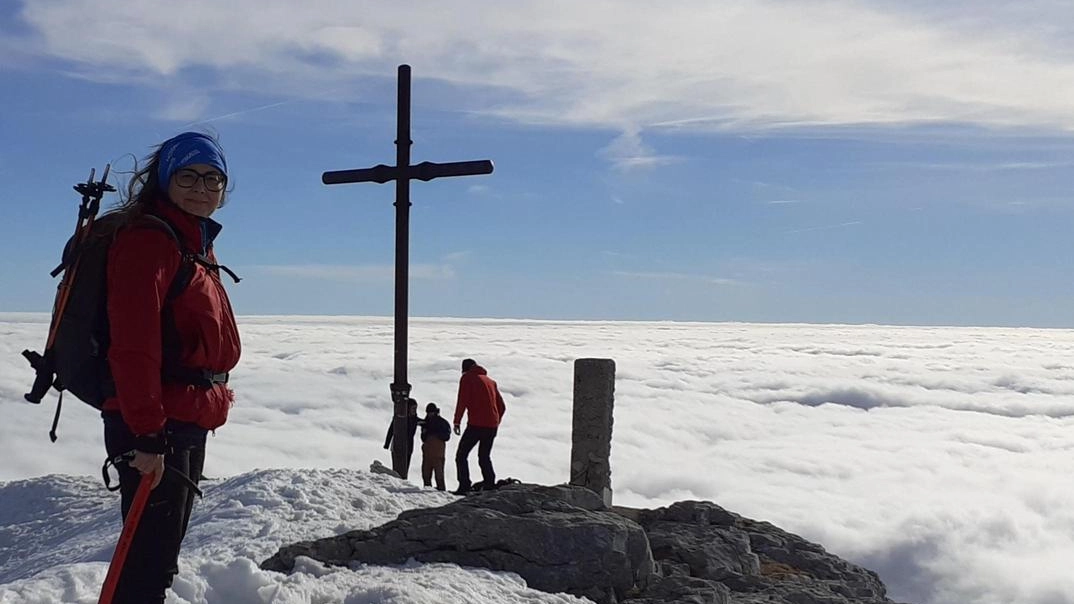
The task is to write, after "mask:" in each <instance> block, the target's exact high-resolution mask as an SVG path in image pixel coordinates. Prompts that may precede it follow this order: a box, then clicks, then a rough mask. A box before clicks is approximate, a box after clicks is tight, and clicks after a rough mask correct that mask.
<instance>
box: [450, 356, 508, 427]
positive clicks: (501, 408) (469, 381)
mask: <svg viewBox="0 0 1074 604" xmlns="http://www.w3.org/2000/svg"><path fill="white" fill-rule="evenodd" d="M463 412H468V413H469V414H470V417H469V418H468V419H467V420H466V421H467V424H468V425H470V426H476V427H479V428H497V427H499V425H500V421H501V420H502V419H503V415H504V414H505V413H507V406H506V405H504V404H503V397H502V396H500V389H499V388H497V387H496V382H495V381H494V380H493V379H492V378H490V377H489V376H488V372H487V371H485V368H484V367H482V366H481V365H474V366H473V367H471V368H470V369H469V371H467V372H466V373H464V374H462V377H461V378H459V398H458V401H456V403H455V421H454V422H453V423H454V424H455V425H456V426H457V425H459V424H460V423H461V422H462V414H463Z"/></svg>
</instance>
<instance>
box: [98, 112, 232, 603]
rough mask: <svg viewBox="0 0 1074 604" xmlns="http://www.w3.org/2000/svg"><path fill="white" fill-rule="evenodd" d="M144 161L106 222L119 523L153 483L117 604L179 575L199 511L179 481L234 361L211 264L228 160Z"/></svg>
mask: <svg viewBox="0 0 1074 604" xmlns="http://www.w3.org/2000/svg"><path fill="white" fill-rule="evenodd" d="M146 160H147V162H148V163H147V165H145V167H144V168H143V169H141V170H139V171H138V172H136V174H135V175H134V177H133V178H132V179H131V182H130V185H129V187H128V198H127V200H126V202H125V203H124V204H123V205H122V206H121V207H120V208H118V209H117V210H115V211H114V212H113V214H119V217H118V218H119V220H117V223H118V224H119V225H120V226H119V227H118V229H117V231H116V233H115V239H114V241H113V243H112V244H111V246H110V248H109V255H108V273H107V287H108V319H109V334H110V336H111V343H110V345H109V349H108V362H109V367H110V369H111V372H112V379H113V380H114V382H115V392H116V395H115V396H114V397H112V398H110V399H108V400H107V401H106V402H105V405H104V412H103V414H102V416H103V418H104V437H105V447H106V449H107V450H108V457H109V459H116V458H117V457H119V456H125V458H126V459H127V463H119V464H117V466H116V467H117V470H118V472H119V481H120V490H121V494H122V507H121V510H122V514H123V517H124V518H126V516H127V512H128V511H129V509H130V506H131V502H132V500H133V498H134V493H135V492H136V490H137V487H138V483H139V482H140V479H141V475H143V474H153V475H154V478H153V481H154V482H153V491H152V494H151V495H150V499H149V503H148V504H147V505H146V507H145V510H144V512H143V515H142V518H141V521H140V522H139V523H138V530H137V532H136V533H135V536H134V541H133V543H132V544H131V548H130V550H129V552H128V554H127V558H126V563H125V565H124V567H123V572H122V574H121V576H120V579H119V584H118V586H117V588H116V595H115V599H114V600H113V601H114V602H116V603H120V602H138V603H139V604H142V603H145V602H153V603H160V602H163V601H164V592H165V590H166V589H167V588H168V587H170V586H171V583H172V579H173V578H174V576H175V575H176V574H177V573H178V572H179V569H178V559H179V547H180V544H181V543H182V540H183V536H184V535H185V533H186V528H187V523H188V521H189V518H190V511H191V509H192V506H193V504H194V489H192V488H190V484H188V483H187V482H186V481H185V479H184V477H188V478H189V479H190V480H191V481H192V482H193V483H194V484H195V485H196V483H197V482H198V480H199V479H200V478H201V472H202V466H203V464H204V461H205V438H206V434H207V432H208V431H210V430H215V429H216V428H218V427H220V426H221V425H223V424H224V422H225V421H226V420H227V415H228V409H229V408H230V407H231V403H232V400H233V397H234V395H233V393H232V392H231V390H230V389H229V388H228V387H227V378H228V372H229V371H231V370H232V369H233V368H234V367H235V365H236V363H238V360H239V353H240V345H239V333H238V329H237V328H236V325H235V317H234V315H233V313H232V310H231V303H230V302H229V301H228V297H227V293H226V292H225V291H224V286H223V283H222V282H221V279H220V270H221V269H223V270H225V272H228V273H229V274H230V271H227V269H226V268H225V267H222V266H220V265H218V264H216V258H215V254H214V253H213V241H214V239H215V238H216V235H217V234H218V233H219V232H220V228H221V227H220V224H219V223H217V222H216V221H214V220H212V219H211V218H210V216H211V215H212V214H213V212H215V211H216V210H217V208H219V207H220V206H221V205H223V202H224V198H225V194H226V191H225V189H226V188H227V183H228V174H227V163H226V161H225V160H224V154H223V151H222V150H221V149H220V146H219V144H218V143H217V142H216V140H214V139H213V138H211V137H209V136H207V135H205V134H201V133H197V132H185V133H183V134H180V135H178V136H176V137H174V138H171V139H169V140H167V141H165V142H164V143H162V144H161V145H160V147H159V148H158V149H157V150H156V152H154V153H153V154H151V155H150V156H149V157H147V158H146ZM165 225H166V226H165ZM169 228H170V230H171V231H173V232H174V236H173V233H169V232H168V231H169ZM232 276H233V275H232ZM165 466H167V468H168V469H167V471H165Z"/></svg>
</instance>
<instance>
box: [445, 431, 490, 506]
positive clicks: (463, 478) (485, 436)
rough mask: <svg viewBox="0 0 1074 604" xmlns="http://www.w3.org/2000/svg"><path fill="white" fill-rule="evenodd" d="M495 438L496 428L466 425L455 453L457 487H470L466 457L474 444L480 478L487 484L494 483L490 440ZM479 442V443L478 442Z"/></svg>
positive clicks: (465, 488) (468, 465) (468, 464)
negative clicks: (479, 468) (457, 476)
mask: <svg viewBox="0 0 1074 604" xmlns="http://www.w3.org/2000/svg"><path fill="white" fill-rule="evenodd" d="M495 439H496V428H482V427H479V426H466V430H465V431H464V432H463V433H462V438H461V439H460V440H459V450H458V451H457V452H456V453H455V468H456V470H457V471H458V474H459V488H460V489H462V490H467V489H469V488H470V463H469V461H467V459H466V458H467V457H469V456H470V451H472V450H473V448H474V445H478V447H477V465H478V466H480V467H481V478H482V479H483V480H484V481H485V484H486V485H487V486H492V485H494V484H496V471H495V470H493V469H492V456H491V455H492V441H493V440H495ZM479 443H480V444H479Z"/></svg>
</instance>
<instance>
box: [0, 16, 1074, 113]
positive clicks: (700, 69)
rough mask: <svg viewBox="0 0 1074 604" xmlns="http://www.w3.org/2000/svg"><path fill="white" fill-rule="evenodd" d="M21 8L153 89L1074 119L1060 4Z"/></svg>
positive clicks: (45, 42)
mask: <svg viewBox="0 0 1074 604" xmlns="http://www.w3.org/2000/svg"><path fill="white" fill-rule="evenodd" d="M21 18H22V20H23V21H24V22H25V24H26V26H27V27H28V30H29V32H21V33H18V34H5V36H6V37H5V38H3V39H0V44H2V47H5V48H18V49H19V53H18V56H20V57H25V56H27V55H36V56H39V57H48V58H58V59H62V60H65V61H69V62H71V63H73V64H74V65H75V69H76V71H77V72H78V73H80V74H81V75H83V76H86V77H92V78H107V79H110V80H134V81H139V82H142V83H145V84H147V85H163V84H162V82H171V81H174V80H185V79H187V78H193V77H194V76H193V75H192V73H191V70H190V69H189V68H202V69H200V70H198V71H199V73H200V72H202V71H204V68H208V70H209V73H211V74H212V76H213V77H212V81H213V82H214V84H213V86H215V87H216V88H217V89H221V90H222V89H230V90H247V91H261V92H264V93H266V94H268V95H271V96H276V95H281V96H285V97H289V98H295V97H297V98H323V95H324V94H325V92H324V91H325V89H326V87H333V88H336V89H338V90H339V91H340V92H339V93H340V94H345V95H347V97H348V98H353V97H354V95H355V94H360V93H361V92H362V91H363V90H365V89H366V88H367V87H368V77H369V76H382V77H390V76H391V75H393V73H394V71H393V70H394V67H395V65H396V64H398V63H402V62H407V63H410V64H412V65H414V66H415V69H416V72H415V73H416V74H417V75H418V76H419V77H424V78H433V77H435V78H438V79H441V80H443V81H446V82H449V83H451V84H454V85H457V86H459V87H460V88H461V89H463V90H465V91H466V92H465V93H464V97H465V98H466V100H465V104H466V105H467V106H468V108H469V109H471V110H476V111H482V112H485V113H491V114H496V115H500V116H503V117H506V118H509V119H512V120H519V121H523V122H535V123H546V124H568V125H579V126H586V127H608V128H615V129H621V130H622V131H624V132H628V133H629V132H638V131H640V130H642V129H645V128H652V127H667V128H689V129H691V130H696V129H701V130H706V129H732V130H763V129H769V128H786V127H813V126H830V125H862V124H866V125H898V124H907V123H918V124H921V123H923V124H932V123H938V122H944V123H968V124H976V125H984V126H1028V127H1033V128H1040V129H1043V130H1055V129H1059V130H1071V129H1074V111H1072V109H1074V35H1072V32H1071V31H1070V30H1071V28H1072V27H1074V26H1072V25H1071V23H1074V8H1072V7H1070V5H1068V4H1065V3H1057V2H1047V1H1045V0H1031V1H1027V2H1020V3H1017V4H1008V3H990V2H963V1H960V2H947V3H939V4H937V3H924V2H901V3H895V2H886V1H881V0H875V1H872V2H860V1H851V0H821V1H814V0H808V1H806V0H803V1H795V2H785V1H779V0H727V1H723V2H710V1H707V0H679V1H675V2H665V3H652V2H643V1H641V0H614V1H613V0H594V1H592V2H585V3H577V2H568V1H567V0H556V1H543V0H542V1H538V0H526V1H519V2H508V3H504V2H492V1H488V0H473V1H465V0H464V1H460V2H454V3H451V4H450V5H448V4H443V5H439V4H423V5H420V6H415V5H411V4H406V3H382V2H351V1H349V0H330V1H320V2H315V3H312V4H305V5H299V4H296V3H294V2H288V1H284V0H236V1H234V2H227V3H219V2H211V1H209V0H192V1H190V2H185V3H183V4H182V6H181V7H180V6H176V5H174V4H169V3H164V2H139V3H134V4H130V3H126V4H124V3H115V2H101V1H95V0H63V1H60V0H35V1H34V2H25V3H24V4H23V8H22V12H21ZM199 83H202V82H199ZM456 108H457V107H456Z"/></svg>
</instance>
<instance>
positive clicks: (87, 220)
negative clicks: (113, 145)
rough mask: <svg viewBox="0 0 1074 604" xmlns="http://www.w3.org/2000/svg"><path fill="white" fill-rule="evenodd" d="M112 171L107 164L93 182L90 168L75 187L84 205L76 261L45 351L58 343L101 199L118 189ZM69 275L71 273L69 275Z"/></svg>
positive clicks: (75, 237)
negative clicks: (112, 181) (58, 330)
mask: <svg viewBox="0 0 1074 604" xmlns="http://www.w3.org/2000/svg"><path fill="white" fill-rule="evenodd" d="M111 169H112V164H105V166H104V173H103V174H101V180H99V181H97V182H93V175H94V173H95V172H96V170H94V169H93V168H90V175H89V179H88V180H86V182H84V183H79V184H77V185H75V191H77V192H79V193H81V194H82V204H81V205H80V206H79V207H78V224H77V225H75V234H74V235H73V236H72V237H71V242H72V243H71V250H70V251H71V253H73V254H76V256H75V261H74V263H73V264H72V265H71V267H70V270H69V271H66V272H65V273H64V275H63V281H61V282H60V284H61V285H62V286H63V287H62V289H61V292H60V295H59V297H58V299H57V300H56V308H55V309H54V312H53V314H52V318H53V324H52V325H51V326H50V327H49V334H48V342H47V343H46V344H45V350H46V351H48V350H50V349H51V348H52V344H53V343H54V342H55V341H56V328H57V327H58V326H59V318H60V317H61V316H63V311H64V309H65V308H66V307H67V297H68V296H69V295H70V292H71V283H72V281H74V277H75V275H76V274H77V273H78V256H77V253H78V248H79V247H80V246H81V245H82V242H83V241H85V240H86V237H87V236H89V232H90V229H92V228H93V221H94V220H96V219H97V211H98V210H99V209H100V208H101V198H102V197H104V194H105V192H107V191H115V190H116V188H115V187H113V186H112V185H110V184H108V172H109V171H110V170H111ZM66 260H67V259H66V258H64V263H63V264H61V265H60V266H58V267H56V270H54V271H53V274H52V276H53V277H55V276H56V275H58V274H59V271H60V270H63V269H64V268H65V267H64V265H65V264H66ZM67 273H70V275H68V274H67Z"/></svg>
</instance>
